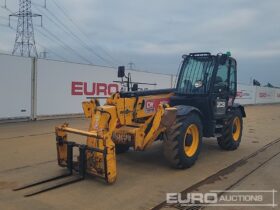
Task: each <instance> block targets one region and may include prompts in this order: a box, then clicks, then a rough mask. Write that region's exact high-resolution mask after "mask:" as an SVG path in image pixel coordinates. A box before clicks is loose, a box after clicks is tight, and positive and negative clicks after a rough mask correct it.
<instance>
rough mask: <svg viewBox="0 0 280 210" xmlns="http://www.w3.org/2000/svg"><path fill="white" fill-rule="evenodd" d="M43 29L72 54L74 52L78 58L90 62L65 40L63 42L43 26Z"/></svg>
mask: <svg viewBox="0 0 280 210" xmlns="http://www.w3.org/2000/svg"><path fill="white" fill-rule="evenodd" d="M43 29H44V30H45V31H46V32H47V33H49V34H50V35H51V36H52V37H54V38H55V39H56V40H57V41H59V42H60V43H62V44H63V45H64V46H65V47H66V48H68V50H71V51H72V52H73V53H74V54H76V55H77V56H78V57H79V58H81V59H82V60H84V61H86V62H87V63H88V64H92V63H91V61H89V60H88V59H87V58H85V57H84V56H82V55H81V54H80V53H78V52H77V51H75V50H74V49H73V48H72V47H70V46H69V45H67V44H66V43H65V42H63V41H62V40H61V39H60V38H59V37H58V36H56V35H55V34H53V33H52V32H51V31H50V30H48V29H46V28H45V27H43Z"/></svg>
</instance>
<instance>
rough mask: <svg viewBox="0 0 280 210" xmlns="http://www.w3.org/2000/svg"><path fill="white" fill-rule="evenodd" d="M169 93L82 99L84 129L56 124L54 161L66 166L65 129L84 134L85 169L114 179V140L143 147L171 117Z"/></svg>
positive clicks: (116, 95)
mask: <svg viewBox="0 0 280 210" xmlns="http://www.w3.org/2000/svg"><path fill="white" fill-rule="evenodd" d="M172 94H173V93H171V92H170V93H167V94H159V95H149V96H139V97H128V98H122V97H121V95H120V93H115V94H113V95H112V96H111V97H110V98H108V99H107V100H106V103H105V104H104V105H103V106H99V101H98V100H97V99H92V100H91V101H86V102H83V104H82V105H83V110H84V114H85V117H87V118H90V126H89V129H88V131H83V130H77V129H73V128H69V127H68V124H64V125H61V126H58V127H56V137H57V153H58V163H59V165H61V166H67V143H68V142H67V133H75V134H79V135H83V136H86V137H87V144H86V147H87V150H86V172H87V173H88V174H91V175H95V176H99V177H102V178H104V179H105V180H106V181H107V182H108V183H114V182H115V181H116V178H117V168H116V148H115V145H116V144H125V145H129V146H131V147H133V148H134V150H145V149H146V148H147V147H148V146H149V145H151V144H152V143H153V142H154V141H155V140H156V139H158V137H159V135H160V134H161V133H162V132H163V131H164V130H165V129H166V127H167V126H168V124H169V123H170V122H171V121H172V120H171V119H175V117H174V113H175V112H174V111H175V109H174V108H169V106H168V102H169V98H170V96H172Z"/></svg>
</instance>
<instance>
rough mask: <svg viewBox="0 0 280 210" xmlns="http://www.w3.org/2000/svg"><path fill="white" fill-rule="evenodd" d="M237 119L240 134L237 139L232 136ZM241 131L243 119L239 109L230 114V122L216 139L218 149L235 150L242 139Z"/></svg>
mask: <svg viewBox="0 0 280 210" xmlns="http://www.w3.org/2000/svg"><path fill="white" fill-rule="evenodd" d="M236 119H238V120H239V122H240V133H239V136H238V138H237V137H236V136H234V134H235V132H236V130H237V128H236V125H235V120H236ZM242 131H243V119H242V114H241V111H240V110H239V109H237V110H235V111H234V112H233V114H232V117H231V119H230V121H229V122H228V123H227V124H226V125H225V128H224V129H223V131H222V136H221V137H218V139H217V140H218V144H219V146H220V148H222V149H224V150H236V149H237V148H238V147H239V144H240V142H241V138H242Z"/></svg>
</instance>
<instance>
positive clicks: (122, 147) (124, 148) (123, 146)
mask: <svg viewBox="0 0 280 210" xmlns="http://www.w3.org/2000/svg"><path fill="white" fill-rule="evenodd" d="M128 150H129V145H126V144H116V154H122V153H125V152H127V151H128Z"/></svg>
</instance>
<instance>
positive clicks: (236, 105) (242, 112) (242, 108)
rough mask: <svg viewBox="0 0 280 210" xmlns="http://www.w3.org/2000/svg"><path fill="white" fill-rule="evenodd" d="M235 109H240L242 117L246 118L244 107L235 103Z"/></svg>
mask: <svg viewBox="0 0 280 210" xmlns="http://www.w3.org/2000/svg"><path fill="white" fill-rule="evenodd" d="M232 108H233V109H239V110H240V111H241V114H242V117H246V112H245V108H244V106H242V105H241V104H238V103H234V104H233V106H232Z"/></svg>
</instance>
